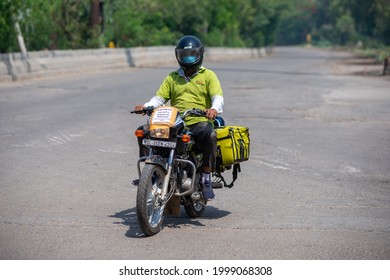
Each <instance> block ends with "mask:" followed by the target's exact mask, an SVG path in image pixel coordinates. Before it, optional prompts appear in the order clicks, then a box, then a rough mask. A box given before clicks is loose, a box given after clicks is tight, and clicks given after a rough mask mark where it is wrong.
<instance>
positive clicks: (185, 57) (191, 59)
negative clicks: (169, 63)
mask: <svg viewBox="0 0 390 280" xmlns="http://www.w3.org/2000/svg"><path fill="white" fill-rule="evenodd" d="M200 49H201V48H194V49H177V50H176V54H177V59H178V60H179V61H180V62H181V63H186V64H187V63H188V64H191V63H196V62H197V61H199V59H200V58H201V51H200Z"/></svg>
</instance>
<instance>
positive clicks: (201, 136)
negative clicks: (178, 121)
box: [138, 122, 217, 171]
mask: <svg viewBox="0 0 390 280" xmlns="http://www.w3.org/2000/svg"><path fill="white" fill-rule="evenodd" d="M188 128H189V129H190V132H191V133H192V135H193V137H194V139H195V143H196V146H197V149H198V150H200V151H201V152H202V153H203V164H202V166H203V167H210V168H211V171H215V157H216V153H217V134H216V133H215V130H214V126H213V125H212V123H211V122H200V123H197V124H193V125H190V126H189V127H188ZM138 129H144V130H145V129H147V125H143V126H140V127H139V128H138ZM138 146H139V156H140V157H142V156H145V155H148V148H147V147H145V146H143V145H142V138H138Z"/></svg>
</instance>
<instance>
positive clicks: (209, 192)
mask: <svg viewBox="0 0 390 280" xmlns="http://www.w3.org/2000/svg"><path fill="white" fill-rule="evenodd" d="M202 186H203V191H202V193H203V197H204V198H205V199H206V200H210V199H213V198H214V197H215V194H214V191H213V187H212V184H211V182H210V181H208V180H205V181H203V182H202Z"/></svg>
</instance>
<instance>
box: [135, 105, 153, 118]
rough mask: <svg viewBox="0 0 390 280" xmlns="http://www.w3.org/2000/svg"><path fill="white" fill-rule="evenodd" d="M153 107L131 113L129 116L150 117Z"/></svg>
mask: <svg viewBox="0 0 390 280" xmlns="http://www.w3.org/2000/svg"><path fill="white" fill-rule="evenodd" d="M153 110H154V107H153V106H150V107H145V108H143V109H142V110H137V111H131V112H130V114H143V115H145V114H146V115H148V116H150V115H151V114H152V113H153Z"/></svg>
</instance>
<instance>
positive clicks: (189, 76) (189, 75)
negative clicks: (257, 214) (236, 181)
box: [134, 35, 224, 199]
mask: <svg viewBox="0 0 390 280" xmlns="http://www.w3.org/2000/svg"><path fill="white" fill-rule="evenodd" d="M175 54H176V59H177V61H178V63H179V66H180V68H179V69H178V70H176V71H173V72H171V73H170V74H169V75H168V76H167V77H166V78H165V79H164V81H163V82H162V84H161V86H160V88H159V89H158V91H157V93H156V95H155V96H154V97H153V98H152V99H151V100H150V101H149V102H147V103H145V104H144V105H137V106H135V108H134V111H141V110H142V109H143V108H146V107H149V106H153V107H159V106H163V105H164V104H165V103H167V102H168V101H170V103H171V106H174V107H176V108H177V109H179V111H180V112H181V113H183V112H184V111H186V110H188V109H193V108H200V109H203V110H204V114H205V116H204V117H199V116H192V117H188V118H187V119H186V121H185V122H186V125H187V126H188V128H189V129H190V132H191V133H192V135H193V137H194V139H195V142H196V143H197V146H198V147H199V148H200V149H201V151H202V153H203V164H202V178H201V184H202V186H203V196H204V197H205V199H213V198H214V196H215V195H214V191H213V189H212V183H211V172H214V171H215V159H216V151H217V136H216V133H215V130H214V127H213V124H212V122H211V120H214V119H215V118H216V116H217V115H218V114H220V113H222V111H223V105H224V99H223V92H222V88H221V85H220V82H219V80H218V77H217V76H216V74H215V73H214V72H213V71H212V70H210V69H207V68H205V67H203V66H202V62H203V55H204V47H203V45H202V42H201V41H200V40H199V39H198V38H197V37H195V36H191V35H186V36H184V37H182V38H181V39H180V40H179V41H178V43H177V45H176V48H175ZM138 141H139V146H140V156H143V155H145V152H146V151H144V149H143V146H142V139H139V140H138ZM137 183H138V182H137V180H135V181H134V184H137Z"/></svg>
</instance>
